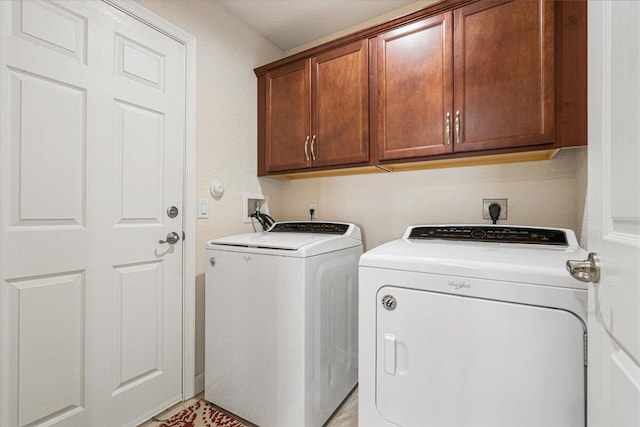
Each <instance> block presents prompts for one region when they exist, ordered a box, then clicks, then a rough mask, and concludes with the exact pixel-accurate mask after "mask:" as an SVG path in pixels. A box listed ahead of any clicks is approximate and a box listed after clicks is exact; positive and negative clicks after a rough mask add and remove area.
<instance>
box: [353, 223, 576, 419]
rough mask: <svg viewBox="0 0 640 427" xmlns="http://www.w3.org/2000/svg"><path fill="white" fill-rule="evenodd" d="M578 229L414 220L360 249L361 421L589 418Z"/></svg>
mask: <svg viewBox="0 0 640 427" xmlns="http://www.w3.org/2000/svg"><path fill="white" fill-rule="evenodd" d="M585 257H586V252H585V251H583V250H582V249H581V248H580V247H579V246H578V243H577V241H576V238H575V235H574V233H573V232H572V231H571V230H565V229H541V228H534V227H511V226H509V227H502V226H495V225H494V226H473V225H456V226H450V225H447V226H413V227H409V228H408V229H407V231H406V233H405V235H404V237H403V238H402V239H400V240H395V241H392V242H389V243H386V244H383V245H381V246H379V247H377V248H374V249H373V250H371V251H368V252H367V253H365V254H364V255H363V256H362V257H361V259H360V289H359V292H360V296H359V298H360V306H359V319H360V320H359V324H360V338H359V339H360V344H359V345H360V372H359V425H360V426H361V427H379V426H402V427H424V426H437V427H514V426H518V427H542V426H544V427H585V425H586V420H585V410H586V400H585V390H586V388H585V386H586V384H585V381H586V363H587V361H586V342H587V331H586V317H587V287H586V284H584V283H582V282H578V281H577V280H575V279H573V278H571V277H570V276H569V274H568V272H567V271H566V270H565V262H566V261H567V260H569V259H584V258H585Z"/></svg>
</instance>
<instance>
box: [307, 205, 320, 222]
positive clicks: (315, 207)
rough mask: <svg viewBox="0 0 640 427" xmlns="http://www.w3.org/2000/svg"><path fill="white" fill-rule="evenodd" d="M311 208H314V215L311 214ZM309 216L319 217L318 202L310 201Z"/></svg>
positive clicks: (312, 217)
mask: <svg viewBox="0 0 640 427" xmlns="http://www.w3.org/2000/svg"><path fill="white" fill-rule="evenodd" d="M311 209H313V215H311ZM309 217H310V218H311V220H313V219H314V218H317V217H318V204H317V203H309Z"/></svg>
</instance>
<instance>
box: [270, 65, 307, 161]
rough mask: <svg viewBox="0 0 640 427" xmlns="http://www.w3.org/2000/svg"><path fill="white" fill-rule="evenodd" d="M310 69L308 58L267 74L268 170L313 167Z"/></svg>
mask: <svg viewBox="0 0 640 427" xmlns="http://www.w3.org/2000/svg"><path fill="white" fill-rule="evenodd" d="M310 73H311V69H310V64H309V60H307V59H304V60H302V61H298V62H295V63H293V64H291V65H287V66H284V67H282V68H279V69H277V70H273V71H270V72H269V73H267V75H266V87H267V96H266V126H267V129H266V136H265V152H266V156H267V159H266V165H265V166H266V169H267V171H270V172H273V171H280V170H287V169H300V168H305V167H309V166H311V157H310V153H311V152H310V144H311V112H310V109H311V76H310Z"/></svg>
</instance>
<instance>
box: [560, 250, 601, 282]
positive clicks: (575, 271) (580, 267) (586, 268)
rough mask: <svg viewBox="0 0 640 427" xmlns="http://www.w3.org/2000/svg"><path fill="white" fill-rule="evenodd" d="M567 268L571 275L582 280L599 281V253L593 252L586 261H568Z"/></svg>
mask: <svg viewBox="0 0 640 427" xmlns="http://www.w3.org/2000/svg"><path fill="white" fill-rule="evenodd" d="M567 270H568V271H569V273H570V274H571V277H573V278H575V279H578V280H580V281H581V282H593V283H598V282H599V281H600V259H599V258H598V254H596V253H594V252H591V253H590V254H589V258H587V259H586V260H584V261H575V260H569V261H567Z"/></svg>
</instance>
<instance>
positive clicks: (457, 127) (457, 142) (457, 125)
mask: <svg viewBox="0 0 640 427" xmlns="http://www.w3.org/2000/svg"><path fill="white" fill-rule="evenodd" d="M455 127H456V144H460V111H456V124H455Z"/></svg>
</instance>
